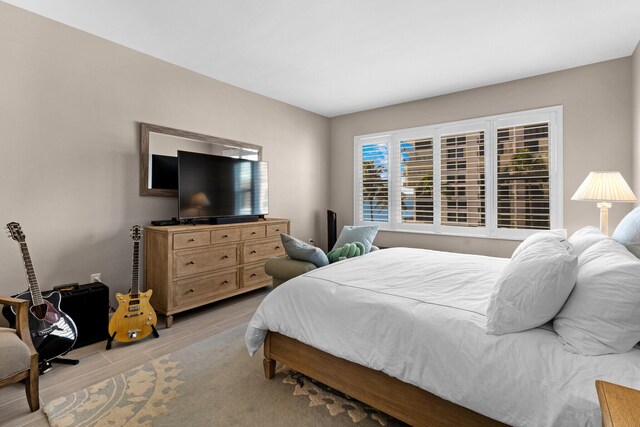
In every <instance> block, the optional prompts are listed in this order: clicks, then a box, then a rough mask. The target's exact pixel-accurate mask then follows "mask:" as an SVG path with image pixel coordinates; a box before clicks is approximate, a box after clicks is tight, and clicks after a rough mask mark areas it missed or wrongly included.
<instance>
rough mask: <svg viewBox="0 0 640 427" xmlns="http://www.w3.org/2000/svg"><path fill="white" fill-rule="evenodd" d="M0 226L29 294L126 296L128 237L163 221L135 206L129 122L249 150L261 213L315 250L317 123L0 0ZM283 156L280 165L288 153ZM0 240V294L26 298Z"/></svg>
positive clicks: (321, 203) (144, 200) (320, 141)
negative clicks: (7, 232)
mask: <svg viewBox="0 0 640 427" xmlns="http://www.w3.org/2000/svg"><path fill="white" fill-rule="evenodd" d="M0 63H1V64H2V65H0V141H1V142H0V143H1V144H2V165H1V166H0V183H1V184H0V221H1V222H2V224H1V225H3V224H6V223H7V222H9V221H18V222H20V223H21V224H22V226H23V228H24V231H25V233H26V236H27V242H28V244H29V248H30V249H31V255H32V258H33V262H34V266H35V271H36V274H37V276H38V279H39V282H40V284H41V287H42V288H44V289H50V288H51V287H52V286H54V285H57V284H61V283H68V282H80V283H86V282H88V281H89V275H90V274H91V273H98V272H99V273H102V278H103V281H104V282H105V283H107V284H108V285H110V287H111V290H112V294H113V292H114V291H125V290H126V289H128V287H129V281H130V274H131V256H132V255H131V254H132V245H131V239H130V238H129V228H130V227H131V225H133V224H136V223H137V224H142V225H145V224H148V223H149V221H151V220H154V219H163V218H171V217H172V216H176V215H177V200H176V199H175V198H159V197H140V196H139V195H138V179H139V178H138V159H139V154H138V153H139V132H138V122H148V123H154V124H158V125H163V126H169V127H174V128H178V129H185V130H189V131H193V132H198V133H204V134H209V135H215V136H219V137H223V138H229V139H235V140H239V141H245V142H249V143H253V144H260V145H263V147H264V160H267V161H268V162H269V167H270V186H271V191H270V198H271V199H270V213H271V216H272V217H288V218H291V220H292V231H293V234H294V235H296V236H298V237H300V238H304V239H308V238H310V237H312V238H314V239H315V240H316V241H320V240H321V237H322V236H324V234H325V233H324V232H323V231H322V230H323V229H324V221H323V220H322V218H324V210H325V209H326V206H327V192H326V189H327V185H326V176H327V170H328V169H327V160H328V139H329V119H327V118H324V117H321V116H319V115H316V114H312V113H309V112H307V111H304V110H301V109H298V108H294V107H292V106H290V105H287V104H284V103H281V102H278V101H275V100H272V99H269V98H266V97H263V96H259V95H256V94H254V93H251V92H248V91H245V90H241V89H238V88H236V87H232V86H229V85H227V84H223V83H221V82H219V81H216V80H212V79H210V78H207V77H204V76H202V75H199V74H196V73H193V72H190V71H187V70H185V69H182V68H180V67H177V66H174V65H171V64H169V63H166V62H163V61H160V60H157V59H154V58H151V57H149V56H146V55H144V54H141V53H138V52H135V51H133V50H130V49H127V48H124V47H122V46H119V45H116V44H114V43H111V42H108V41H105V40H102V39H100V38H97V37H94V36H91V35H88V34H86V33H83V32H81V31H78V30H75V29H72V28H70V27H66V26H64V25H61V24H59V23H56V22H53V21H50V20H47V19H45V18H42V17H40V16H37V15H35V14H32V13H29V12H25V11H22V10H20V9H18V8H15V7H13V6H9V5H7V4H5V3H0ZM292 153H294V154H292ZM26 286H27V285H26V280H25V274H24V272H23V267H22V262H21V258H20V255H19V249H18V245H17V244H16V243H15V242H13V241H12V240H10V239H8V238H2V240H0V293H2V294H9V293H16V292H18V291H21V290H24V289H26Z"/></svg>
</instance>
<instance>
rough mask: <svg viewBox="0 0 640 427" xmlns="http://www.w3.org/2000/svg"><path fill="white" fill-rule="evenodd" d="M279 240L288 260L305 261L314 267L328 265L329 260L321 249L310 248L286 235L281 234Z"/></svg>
mask: <svg viewBox="0 0 640 427" xmlns="http://www.w3.org/2000/svg"><path fill="white" fill-rule="evenodd" d="M280 238H281V239H282V245H283V246H284V251H285V252H286V253H287V255H289V258H291V259H297V260H298V261H307V262H310V263H312V264H313V265H315V266H316V267H324V266H325V265H327V264H329V258H327V255H325V253H324V252H322V249H320V248H316V247H315V246H311V245H310V244H308V243H305V242H303V241H302V240H298V239H296V238H295V237H292V236H289V235H288V234H281V235H280Z"/></svg>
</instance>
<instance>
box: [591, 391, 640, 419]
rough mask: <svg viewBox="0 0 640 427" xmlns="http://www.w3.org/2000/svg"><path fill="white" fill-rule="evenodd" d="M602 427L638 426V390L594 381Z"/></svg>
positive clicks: (639, 404)
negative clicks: (600, 411)
mask: <svg viewBox="0 0 640 427" xmlns="http://www.w3.org/2000/svg"><path fill="white" fill-rule="evenodd" d="M596 390H597V391H598V400H599V401H600V409H601V410H602V425H603V426H604V427H623V426H637V425H640V390H636V389H633V388H629V387H623V386H621V385H618V384H613V383H609V382H606V381H600V380H596Z"/></svg>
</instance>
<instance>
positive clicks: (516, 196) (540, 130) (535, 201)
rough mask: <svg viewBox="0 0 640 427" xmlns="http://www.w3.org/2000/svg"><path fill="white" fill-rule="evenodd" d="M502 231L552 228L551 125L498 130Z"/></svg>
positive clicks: (499, 222)
mask: <svg viewBox="0 0 640 427" xmlns="http://www.w3.org/2000/svg"><path fill="white" fill-rule="evenodd" d="M497 151H498V165H497V187H498V188H497V203H498V212H497V214H498V228H517V229H549V228H550V209H549V208H550V204H549V203H550V199H549V124H548V123H537V124H529V125H518V126H510V127H502V128H498V129H497Z"/></svg>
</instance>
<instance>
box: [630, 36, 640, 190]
mask: <svg viewBox="0 0 640 427" xmlns="http://www.w3.org/2000/svg"><path fill="white" fill-rule="evenodd" d="M631 94H632V95H631V96H632V102H633V107H632V110H631V111H632V121H631V124H632V127H633V130H632V135H633V183H631V188H632V189H633V191H634V193H636V197H640V42H639V43H638V46H636V50H635V51H634V52H633V56H632V57H631Z"/></svg>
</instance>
